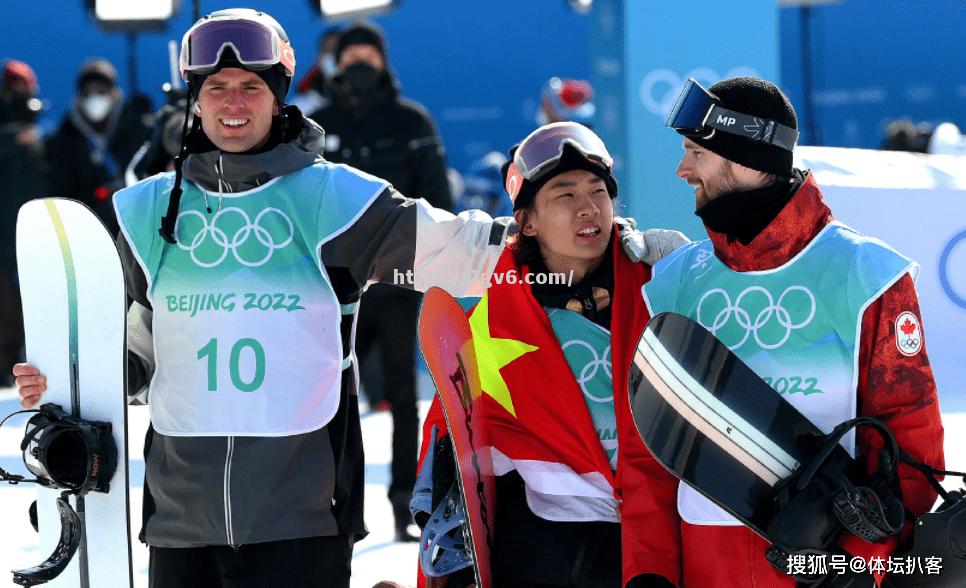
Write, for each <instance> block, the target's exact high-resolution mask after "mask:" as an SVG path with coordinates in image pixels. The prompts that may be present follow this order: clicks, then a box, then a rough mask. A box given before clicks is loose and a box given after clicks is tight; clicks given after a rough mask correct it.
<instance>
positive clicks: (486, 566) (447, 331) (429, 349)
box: [419, 288, 496, 588]
mask: <svg viewBox="0 0 966 588" xmlns="http://www.w3.org/2000/svg"><path fill="white" fill-rule="evenodd" d="M419 347H420V349H421V350H422V352H423V356H424V357H425V358H426V363H427V365H428V366H429V372H430V374H431V375H432V377H433V382H434V383H435V384H436V393H437V394H438V395H439V399H440V403H441V405H442V407H443V412H444V413H445V416H446V427H447V429H448V430H449V435H450V439H451V441H452V445H453V451H454V453H455V456H456V462H457V463H456V473H457V481H458V483H459V488H460V493H461V494H462V496H463V504H464V506H465V509H466V516H467V519H468V521H469V525H468V528H467V529H464V530H465V531H467V533H466V534H468V537H467V544H468V545H469V546H470V548H471V549H472V555H473V562H474V565H473V567H474V572H475V574H476V585H477V587H478V588H489V587H490V586H491V585H492V583H491V575H490V546H491V545H492V544H493V530H494V522H495V515H496V509H495V498H496V490H495V488H494V483H495V482H494V477H493V462H492V459H491V457H490V447H489V443H488V442H487V435H486V428H485V415H484V414H483V407H484V406H485V405H484V404H483V403H482V402H480V395H481V387H480V376H479V371H478V368H477V365H476V354H475V352H474V350H473V335H472V332H471V331H470V323H469V321H468V320H467V318H466V313H465V311H464V310H463V308H462V307H461V306H460V304H459V302H457V301H456V299H455V298H453V297H452V296H450V295H449V294H447V293H446V292H445V291H443V290H442V289H440V288H430V290H429V291H428V292H426V295H425V297H424V298H423V305H422V309H421V311H420V314H419ZM425 544H426V542H425V541H423V542H422V543H421V545H423V546H425Z"/></svg>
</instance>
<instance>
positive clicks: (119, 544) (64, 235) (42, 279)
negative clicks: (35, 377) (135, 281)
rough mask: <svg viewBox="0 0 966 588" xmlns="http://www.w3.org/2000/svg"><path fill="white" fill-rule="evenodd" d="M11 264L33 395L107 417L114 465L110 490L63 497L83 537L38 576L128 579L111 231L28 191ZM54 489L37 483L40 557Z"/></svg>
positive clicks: (52, 526)
mask: <svg viewBox="0 0 966 588" xmlns="http://www.w3.org/2000/svg"><path fill="white" fill-rule="evenodd" d="M17 268H18V274H19V277H20V295H21V298H22V299H23V315H24V330H25V332H26V349H27V362H28V363H30V364H32V365H34V366H35V367H37V368H38V369H40V371H41V373H43V374H44V375H45V376H47V391H46V392H45V393H44V395H43V397H42V398H41V403H48V402H49V403H55V404H59V405H60V406H61V407H62V408H63V409H64V410H65V411H67V412H68V413H71V414H74V415H76V416H80V417H82V418H84V419H87V420H96V421H107V422H110V423H111V425H112V433H113V437H114V442H115V444H116V446H117V470H116V472H115V473H114V477H113V478H112V480H111V482H110V488H109V492H107V493H100V492H90V493H88V494H87V495H85V496H83V497H80V498H78V497H75V496H71V498H70V502H71V505H72V506H73V508H74V510H75V511H76V512H77V514H78V515H79V517H80V519H81V527H80V530H81V543H80V547H79V548H78V550H77V553H75V555H74V557H73V559H72V560H71V562H70V564H69V565H68V566H67V568H66V569H65V570H64V571H63V572H62V573H61V574H60V575H59V576H58V577H57V578H55V579H53V580H52V581H50V582H49V583H47V584H46V586H51V587H64V588H75V587H78V586H79V587H81V588H89V587H107V586H110V587H112V588H113V587H121V586H132V585H133V574H132V566H131V537H130V528H131V525H130V508H129V503H130V495H129V484H128V467H127V464H128V461H127V395H126V391H125V384H126V379H125V366H126V355H125V354H126V349H125V329H126V312H127V301H126V299H125V287H124V276H123V272H122V269H121V261H120V258H119V257H118V253H117V249H116V247H115V245H114V240H113V239H112V238H111V235H110V234H109V233H108V231H107V229H105V227H104V225H103V224H102V223H101V221H100V219H98V218H97V216H95V215H94V213H93V212H91V211H90V209H88V208H87V207H86V206H84V205H83V204H81V203H80V202H76V201H74V200H68V199H65V198H44V199H38V200H32V201H30V202H28V203H26V204H24V205H23V207H21V209H20V213H19V215H18V217H17ZM59 495H60V491H59V490H57V489H47V488H42V487H38V489H37V518H38V522H39V532H40V543H39V548H38V554H39V555H38V561H37V562H35V563H37V564H39V563H40V561H41V558H46V557H47V556H48V554H50V553H51V551H52V550H53V549H54V547H55V546H56V545H57V542H58V539H59V537H60V516H59V514H58V510H57V505H56V500H57V498H58V497H59Z"/></svg>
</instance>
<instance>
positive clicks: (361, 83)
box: [342, 63, 383, 94]
mask: <svg viewBox="0 0 966 588" xmlns="http://www.w3.org/2000/svg"><path fill="white" fill-rule="evenodd" d="M382 74H383V72H382V71H380V70H378V69H376V68H374V67H372V66H371V65H369V64H368V63H353V64H352V65H350V66H349V67H347V68H345V69H344V70H342V79H343V80H344V81H345V82H346V83H347V84H348V85H349V88H350V89H351V90H352V92H353V93H355V94H361V93H363V92H369V91H371V90H374V89H376V88H377V87H378V86H379V83H380V82H381V81H382Z"/></svg>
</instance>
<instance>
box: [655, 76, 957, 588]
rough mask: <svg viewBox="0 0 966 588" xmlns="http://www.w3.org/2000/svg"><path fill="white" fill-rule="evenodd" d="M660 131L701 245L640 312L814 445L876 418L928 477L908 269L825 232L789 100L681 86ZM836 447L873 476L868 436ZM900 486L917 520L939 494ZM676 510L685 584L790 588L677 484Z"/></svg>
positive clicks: (922, 358)
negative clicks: (694, 346) (760, 385)
mask: <svg viewBox="0 0 966 588" xmlns="http://www.w3.org/2000/svg"><path fill="white" fill-rule="evenodd" d="M668 126H670V127H671V128H674V129H675V130H676V131H677V132H678V133H680V134H681V135H683V136H684V137H685V138H684V141H683V147H684V155H683V157H682V158H681V163H680V164H679V165H678V168H677V175H678V176H680V177H681V178H682V179H683V180H685V181H687V182H688V184H689V185H691V186H692V187H693V188H694V198H695V207H696V211H695V214H697V215H698V216H699V217H700V218H701V220H703V221H704V224H705V227H706V228H707V231H708V236H709V237H710V239H709V240H705V241H701V242H698V243H693V244H691V245H689V246H686V247H683V248H682V249H680V250H678V251H677V252H676V253H675V254H672V255H671V256H669V257H668V258H667V259H665V260H664V261H662V262H661V263H659V264H657V265H656V266H655V275H654V278H653V279H652V280H651V281H650V282H649V283H648V284H647V285H646V286H645V288H644V291H645V295H646V298H647V300H648V306H649V308H650V309H651V311H652V312H653V313H657V312H664V311H671V312H677V313H679V314H684V315H687V316H690V317H691V318H693V319H695V320H697V321H698V322H700V323H701V324H702V325H704V326H705V327H706V328H708V329H709V330H711V331H712V332H713V333H714V334H715V335H716V336H717V337H718V338H719V339H720V340H722V341H723V342H724V343H725V344H727V345H728V346H729V347H730V348H731V349H732V350H733V351H734V352H735V353H736V354H737V355H738V356H739V357H740V358H741V359H742V360H743V361H745V363H747V364H748V365H749V366H750V367H751V368H752V369H753V370H755V371H756V372H757V373H758V375H760V376H762V377H763V378H765V379H766V381H769V382H771V383H773V385H774V386H775V387H776V390H777V392H778V393H782V394H785V398H786V399H787V400H788V401H789V402H791V403H792V404H793V405H794V406H795V407H796V408H798V410H799V411H801V412H802V413H803V414H804V415H805V416H807V417H808V418H809V419H811V420H812V421H813V422H814V423H815V424H816V425H817V426H818V427H819V428H820V429H822V430H823V431H825V432H826V433H827V432H829V431H830V430H831V429H832V428H834V427H835V426H836V425H838V424H839V423H840V422H843V421H846V420H848V419H851V418H853V417H856V416H870V417H875V418H878V419H880V420H881V421H883V422H884V423H886V424H887V425H888V427H889V428H890V429H891V430H892V432H893V433H894V434H895V437H896V439H897V440H898V442H899V445H900V447H901V448H902V449H903V450H905V451H906V452H907V453H908V454H909V455H911V456H912V457H913V458H915V459H916V460H919V461H922V462H924V463H926V464H929V465H932V466H934V467H940V468H941V467H942V464H943V454H942V447H943V429H942V424H941V422H940V417H939V406H938V401H937V397H936V385H935V382H934V381H933V376H932V370H931V368H930V367H929V360H928V359H927V357H926V350H925V344H924V342H923V332H922V326H921V321H920V316H921V315H920V314H919V303H918V300H917V298H916V291H915V286H914V282H913V279H914V277H915V276H916V274H917V272H918V265H917V264H916V263H915V262H913V261H911V260H909V259H908V258H905V257H903V256H902V255H900V254H899V253H897V252H896V251H895V250H893V249H891V248H890V247H889V246H887V245H886V244H884V243H882V242H881V241H878V240H875V239H871V238H869V237H866V236H865V235H862V234H860V233H858V232H857V231H855V230H853V229H851V228H849V227H847V226H846V225H844V224H842V223H840V222H838V221H835V220H834V218H833V216H832V211H831V210H830V209H829V207H828V206H827V205H826V203H825V201H824V199H823V198H822V193H821V191H820V189H819V187H818V184H817V183H816V181H815V177H814V176H813V175H812V174H811V173H809V172H808V171H802V170H798V169H795V168H794V167H793V166H792V151H793V149H794V146H795V143H796V141H797V139H798V131H797V128H798V121H797V117H796V115H795V110H794V108H793V107H792V105H791V103H790V102H789V100H788V98H787V97H786V96H785V95H784V94H783V93H782V91H781V90H780V89H779V88H778V87H777V86H775V85H774V84H772V83H771V82H768V81H765V80H762V79H758V78H750V77H741V78H732V79H728V80H724V81H722V82H719V83H717V84H715V85H714V86H712V87H711V88H709V89H708V90H705V89H704V88H702V87H701V86H700V84H698V83H697V82H695V81H694V80H690V81H689V82H688V84H687V85H686V86H685V88H684V91H683V92H682V94H681V97H680V98H679V99H678V103H677V105H676V107H675V109H674V110H673V111H672V113H671V116H670V117H669V119H668ZM789 382H800V383H802V385H801V387H799V386H798V385H797V384H795V385H794V386H793V385H792V384H789ZM783 383H784V384H785V385H784V387H783V386H782V384H783ZM844 444H845V445H846V446H847V448H848V449H849V451H850V452H852V454H853V455H857V456H858V457H859V458H860V459H862V460H863V461H864V462H866V463H868V469H869V470H870V473H871V472H872V471H874V470H876V469H877V468H878V456H879V448H880V447H881V440H880V439H879V438H878V437H876V436H875V434H874V432H873V431H871V430H868V429H863V430H862V431H860V432H859V434H858V435H856V436H855V438H852V437H847V438H846V439H845V441H844ZM899 478H900V481H899V485H900V487H901V494H902V502H903V504H904V506H905V507H906V509H907V510H908V511H909V512H910V513H912V514H913V515H918V514H921V513H923V512H925V511H927V510H929V508H930V507H931V505H932V502H933V500H934V499H935V497H936V493H935V491H934V490H933V489H932V488H931V487H930V486H929V484H928V483H927V481H926V479H925V477H923V476H921V475H920V474H919V473H918V472H915V471H914V470H912V469H911V468H910V467H908V466H906V465H905V464H901V465H900V466H899ZM678 509H679V512H680V515H681V519H682V521H683V522H682V526H681V549H682V555H683V577H682V586H686V587H698V586H700V587H702V588H719V587H720V588H724V587H731V586H761V587H768V588H771V587H776V588H777V587H784V586H794V585H795V580H794V579H793V578H792V577H791V576H789V575H786V574H785V573H783V572H784V571H786V570H787V568H786V569H785V570H781V571H779V570H777V569H774V568H773V567H772V565H770V564H769V562H768V560H766V558H765V550H766V548H767V547H768V545H767V544H766V543H765V542H764V541H763V540H762V539H761V538H759V537H758V536H757V535H755V534H754V533H752V532H751V531H750V530H749V529H747V528H745V527H743V526H741V524H740V523H739V522H738V521H737V520H735V519H734V518H732V517H731V516H729V515H728V514H727V513H725V512H724V511H723V510H721V509H719V508H718V507H717V506H715V505H714V504H712V503H710V502H709V501H708V500H707V499H705V498H704V497H703V496H701V495H700V494H699V493H698V492H697V491H696V490H693V489H691V488H689V487H687V486H685V485H683V484H682V486H681V488H680V491H679V495H678ZM829 514H831V513H829ZM709 545H714V546H715V547H714V549H708V546H709ZM840 547H841V548H842V549H844V550H845V551H847V552H850V553H852V554H854V555H859V556H864V557H869V556H873V555H878V556H880V557H884V556H887V555H888V554H889V553H890V552H891V551H892V550H893V549H895V547H896V541H895V538H894V537H893V538H892V540H891V542H890V543H887V544H882V545H879V544H876V545H873V544H870V543H866V542H864V541H861V540H859V539H858V537H856V536H854V535H849V534H845V536H844V537H843V540H842V541H841V543H840ZM776 567H778V566H777V565H776ZM828 580H829V582H828V584H823V586H825V585H829V586H846V585H848V586H856V587H858V586H867V585H870V584H871V582H872V579H871V577H870V576H869V575H868V574H867V573H866V574H855V575H848V574H847V575H844V576H835V575H834V574H832V575H831V577H830V578H829V579H828ZM848 582H854V583H853V584H848Z"/></svg>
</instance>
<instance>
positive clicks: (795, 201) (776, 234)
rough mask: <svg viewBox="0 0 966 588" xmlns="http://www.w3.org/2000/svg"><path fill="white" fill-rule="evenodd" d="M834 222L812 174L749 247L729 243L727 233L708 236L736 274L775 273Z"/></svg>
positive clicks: (718, 255) (709, 230) (718, 254)
mask: <svg viewBox="0 0 966 588" xmlns="http://www.w3.org/2000/svg"><path fill="white" fill-rule="evenodd" d="M832 220H833V217H832V211H831V209H830V208H829V207H828V205H827V204H826V203H825V199H824V198H822V192H821V190H820V189H819V187H818V184H817V183H816V182H815V177H814V175H812V173H811V172H806V178H805V181H804V182H803V183H802V186H801V187H800V188H799V189H798V191H797V192H795V195H794V196H792V198H791V200H789V202H788V204H787V205H785V208H783V209H782V210H781V212H779V213H778V216H776V217H775V218H774V219H772V221H771V222H770V223H768V225H767V226H765V228H764V229H763V230H762V231H761V233H759V234H758V236H757V237H755V238H754V239H752V241H751V242H750V243H748V244H747V245H743V244H742V243H741V242H740V241H738V240H733V241H731V242H729V241H728V236H727V235H725V234H724V233H717V232H715V231H712V230H711V229H709V228H708V227H707V226H705V229H707V231H708V236H709V237H710V238H711V243H712V244H713V245H714V252H715V255H716V256H717V257H718V259H720V260H721V261H722V262H723V263H724V264H725V265H727V266H728V267H729V268H731V269H732V270H735V271H739V272H747V271H762V270H769V269H774V268H776V267H778V266H780V265H782V264H784V263H786V262H787V261H788V260H790V259H791V258H792V257H794V256H795V255H797V254H798V253H799V252H800V251H801V250H802V249H804V248H805V246H806V245H808V243H809V242H810V241H811V240H812V239H813V238H815V235H817V234H818V233H819V231H821V230H822V228H823V227H825V225H827V224H828V223H830V222H831V221H832Z"/></svg>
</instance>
